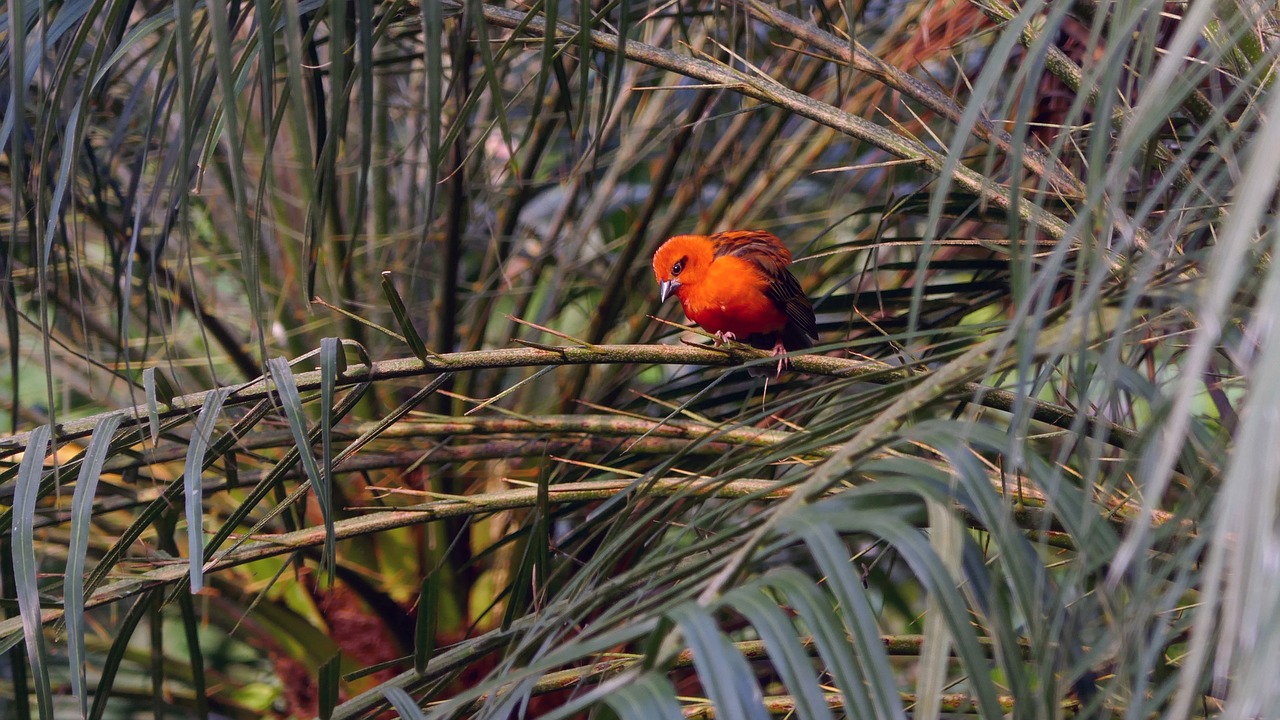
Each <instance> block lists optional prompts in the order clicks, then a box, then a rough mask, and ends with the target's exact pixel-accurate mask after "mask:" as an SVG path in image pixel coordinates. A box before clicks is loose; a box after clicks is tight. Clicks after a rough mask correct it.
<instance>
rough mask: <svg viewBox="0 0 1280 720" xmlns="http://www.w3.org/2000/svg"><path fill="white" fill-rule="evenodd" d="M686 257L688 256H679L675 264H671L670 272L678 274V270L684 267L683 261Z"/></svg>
mask: <svg viewBox="0 0 1280 720" xmlns="http://www.w3.org/2000/svg"><path fill="white" fill-rule="evenodd" d="M687 259H688V258H680V259H679V260H677V261H676V264H675V265H672V266H671V274H672V275H679V274H680V271H681V270H683V269H684V261H685V260H687Z"/></svg>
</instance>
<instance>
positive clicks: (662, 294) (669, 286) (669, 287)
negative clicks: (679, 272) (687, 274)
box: [658, 280, 680, 302]
mask: <svg viewBox="0 0 1280 720" xmlns="http://www.w3.org/2000/svg"><path fill="white" fill-rule="evenodd" d="M678 287H680V281H679V280H668V281H666V282H662V283H658V302H666V301H667V298H669V297H671V293H673V292H675V291H676V288H678Z"/></svg>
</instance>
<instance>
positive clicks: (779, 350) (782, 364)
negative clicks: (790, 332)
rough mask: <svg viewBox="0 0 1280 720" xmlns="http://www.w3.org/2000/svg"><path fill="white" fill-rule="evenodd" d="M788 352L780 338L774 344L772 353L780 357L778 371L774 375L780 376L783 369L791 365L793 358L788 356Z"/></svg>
mask: <svg viewBox="0 0 1280 720" xmlns="http://www.w3.org/2000/svg"><path fill="white" fill-rule="evenodd" d="M786 353H787V348H786V347H785V346H783V344H782V341H781V340H779V341H778V342H777V343H775V344H774V346H773V351H772V352H771V353H770V354H771V355H773V356H774V357H776V358H778V372H777V373H776V374H775V375H774V377H778V376H779V375H782V371H783V370H786V369H789V368H790V367H791V359H790V358H788V357H787V356H786Z"/></svg>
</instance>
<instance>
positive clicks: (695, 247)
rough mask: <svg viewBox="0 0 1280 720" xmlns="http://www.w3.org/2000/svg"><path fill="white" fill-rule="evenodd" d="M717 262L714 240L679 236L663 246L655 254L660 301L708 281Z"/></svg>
mask: <svg viewBox="0 0 1280 720" xmlns="http://www.w3.org/2000/svg"><path fill="white" fill-rule="evenodd" d="M714 259H715V247H714V246H713V245H712V243H711V238H708V237H706V236H704V235H677V236H675V237H673V238H671V239H670V240H668V241H666V242H664V243H662V247H660V248H658V252H656V253H654V254H653V276H654V277H655V278H657V279H658V288H659V297H660V298H661V299H662V300H664V301H665V300H666V299H667V298H668V297H670V296H671V295H672V293H675V294H677V295H678V294H679V290H680V288H682V287H685V288H687V287H693V286H694V285H697V284H698V283H699V282H701V281H702V278H704V277H706V274H707V271H708V270H709V269H710V268H711V261H712V260H714Z"/></svg>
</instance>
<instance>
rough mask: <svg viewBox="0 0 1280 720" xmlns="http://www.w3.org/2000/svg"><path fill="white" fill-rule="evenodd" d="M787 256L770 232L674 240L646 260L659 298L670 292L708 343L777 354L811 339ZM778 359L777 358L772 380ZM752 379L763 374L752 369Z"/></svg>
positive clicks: (809, 313)
mask: <svg viewBox="0 0 1280 720" xmlns="http://www.w3.org/2000/svg"><path fill="white" fill-rule="evenodd" d="M790 264H791V251H790V250H788V249H787V246H786V245H783V244H782V241H781V240H779V239H778V238H777V236H775V235H773V234H772V233H767V232H764V231H763V230H731V231H729V232H722V233H716V234H715V235H711V236H706V235H677V236H675V237H673V238H671V239H670V240H668V241H666V242H665V243H663V244H662V247H660V248H658V252H656V253H654V255H653V274H654V276H655V277H657V279H658V287H659V288H660V297H661V299H662V300H664V301H665V300H666V299H667V298H668V297H669V296H670V295H671V294H672V293H674V294H675V296H676V297H678V298H680V305H681V306H682V307H683V308H684V314H685V315H687V316H689V319H690V320H692V321H694V322H695V323H697V324H698V325H701V326H702V327H703V328H704V329H706V330H708V331H710V332H712V333H714V334H715V338H716V344H717V345H719V344H721V343H723V342H725V341H727V340H737V339H738V338H742V339H743V340H744V341H746V342H747V343H749V344H750V345H751V346H753V347H757V348H760V349H761V350H770V351H772V352H773V354H774V355H781V354H783V353H785V352H787V351H788V350H801V349H804V348H807V347H812V346H813V344H814V343H815V342H817V340H818V328H817V323H816V322H815V321H814V317H813V305H811V304H810V303H809V298H807V297H805V294H804V290H803V289H801V287H800V283H799V282H797V281H796V278H795V276H794V275H792V274H791V271H790V270H788V269H787V266H788V265H790ZM785 365H786V358H778V374H779V375H781V374H782V369H783V367H785ZM751 374H752V375H756V376H760V375H766V374H768V373H767V372H766V371H758V370H757V369H755V368H753V369H752V373H751Z"/></svg>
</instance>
